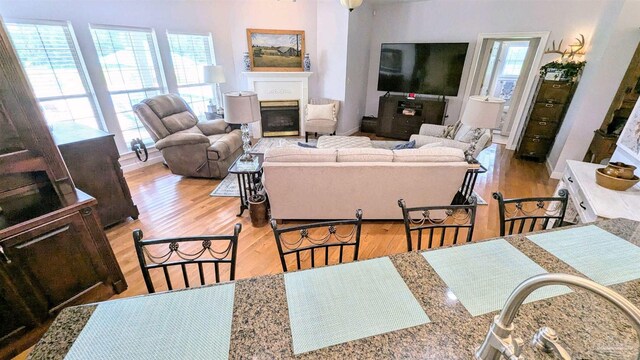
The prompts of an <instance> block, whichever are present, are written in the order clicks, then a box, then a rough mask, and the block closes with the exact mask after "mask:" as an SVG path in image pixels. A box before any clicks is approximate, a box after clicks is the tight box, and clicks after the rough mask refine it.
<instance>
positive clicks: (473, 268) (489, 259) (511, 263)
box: [422, 239, 571, 316]
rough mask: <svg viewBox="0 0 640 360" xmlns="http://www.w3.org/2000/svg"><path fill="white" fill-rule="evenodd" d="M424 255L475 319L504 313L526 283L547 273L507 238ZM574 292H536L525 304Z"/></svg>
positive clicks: (551, 289) (547, 289) (552, 288)
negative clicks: (515, 294) (518, 288)
mask: <svg viewBox="0 0 640 360" xmlns="http://www.w3.org/2000/svg"><path fill="white" fill-rule="evenodd" d="M422 255H423V256H424V257H425V259H427V261H428V262H429V264H430V265H431V266H432V267H433V268H434V270H435V271H436V272H437V273H438V275H440V277H441V278H442V280H443V281H444V282H445V283H446V284H447V285H448V286H449V288H450V290H451V291H452V292H453V294H452V295H451V296H455V297H457V298H458V300H460V302H461V303H462V305H463V306H464V307H465V308H466V309H467V311H469V313H471V315H473V316H478V315H482V314H486V313H489V312H492V311H496V310H500V309H502V307H503V306H504V303H505V301H506V300H507V298H508V297H509V295H511V292H513V290H515V288H516V287H517V286H518V285H519V284H520V283H521V282H523V281H524V280H526V279H528V278H530V277H532V276H534V275H539V274H544V273H546V272H547V271H546V270H545V269H543V268H542V267H540V266H539V265H538V264H536V263H535V262H533V260H531V259H529V258H528V257H527V256H526V255H524V254H523V253H521V252H520V251H518V249H516V248H515V247H513V245H511V244H509V243H508V242H507V241H506V240H504V239H499V240H492V241H485V242H480V243H476V244H468V245H464V246H456V247H452V248H446V249H442V250H432V251H426V252H423V253H422ZM569 292H571V290H570V289H569V288H567V287H565V286H547V287H544V288H541V289H538V290H536V291H534V292H533V293H532V294H531V295H529V297H527V300H526V301H525V303H528V302H533V301H537V300H541V299H546V298H550V297H553V296H558V295H562V294H566V293H569Z"/></svg>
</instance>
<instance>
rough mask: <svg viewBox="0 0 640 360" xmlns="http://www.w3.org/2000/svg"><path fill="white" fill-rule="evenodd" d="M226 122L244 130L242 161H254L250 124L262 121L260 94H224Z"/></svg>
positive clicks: (247, 92)
mask: <svg viewBox="0 0 640 360" xmlns="http://www.w3.org/2000/svg"><path fill="white" fill-rule="evenodd" d="M224 108H225V109H226V112H225V114H224V121H225V122H227V123H229V124H240V130H242V150H243V151H244V154H242V156H241V157H240V161H253V156H251V154H249V150H251V143H250V140H251V138H250V135H249V123H252V122H255V121H260V120H261V119H262V117H261V116H260V102H259V101H258V94H256V93H254V92H251V91H232V92H227V93H224Z"/></svg>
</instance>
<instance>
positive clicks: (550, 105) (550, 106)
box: [544, 104, 553, 108]
mask: <svg viewBox="0 0 640 360" xmlns="http://www.w3.org/2000/svg"><path fill="white" fill-rule="evenodd" d="M544 106H545V107H548V108H552V107H553V104H544Z"/></svg>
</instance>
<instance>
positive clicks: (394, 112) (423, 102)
mask: <svg viewBox="0 0 640 360" xmlns="http://www.w3.org/2000/svg"><path fill="white" fill-rule="evenodd" d="M446 111H447V100H437V99H420V98H416V99H415V100H411V99H407V98H405V97H404V96H394V95H392V96H381V97H380V103H379V108H378V124H377V128H376V135H378V136H385V137H390V138H395V139H402V140H408V139H409V137H411V135H413V134H417V133H418V132H419V131H420V126H422V124H437V125H440V124H442V123H443V122H444V117H445V113H446ZM407 113H409V114H407Z"/></svg>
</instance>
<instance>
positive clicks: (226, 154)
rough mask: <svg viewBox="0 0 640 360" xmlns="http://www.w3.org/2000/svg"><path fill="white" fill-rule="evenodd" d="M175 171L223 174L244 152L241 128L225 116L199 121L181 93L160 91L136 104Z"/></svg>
mask: <svg viewBox="0 0 640 360" xmlns="http://www.w3.org/2000/svg"><path fill="white" fill-rule="evenodd" d="M133 111H134V112H135V113H136V115H137V116H138V119H140V121H141V122H142V124H143V125H144V127H145V128H146V129H147V131H148V132H149V134H151V137H152V138H153V141H155V143H156V149H158V150H160V152H161V153H162V156H163V157H164V160H165V161H166V163H167V165H168V166H169V169H170V170H171V172H172V173H174V174H177V175H184V176H192V177H203V178H218V179H219V178H224V177H225V176H227V173H228V169H229V166H230V165H231V164H232V163H233V161H235V160H236V159H237V158H238V156H240V154H242V138H241V134H240V130H231V128H230V126H229V125H228V124H227V123H225V122H224V120H223V119H217V120H210V121H198V118H197V117H196V115H195V114H194V113H193V111H192V110H191V108H190V107H189V105H188V104H187V103H186V102H185V101H184V100H183V99H182V98H181V97H180V96H178V95H175V94H167V95H158V96H155V97H152V98H150V99H145V100H143V101H142V102H141V103H139V104H136V105H134V106H133Z"/></svg>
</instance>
